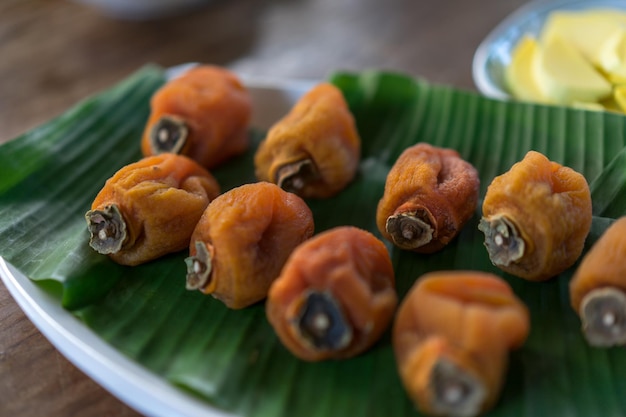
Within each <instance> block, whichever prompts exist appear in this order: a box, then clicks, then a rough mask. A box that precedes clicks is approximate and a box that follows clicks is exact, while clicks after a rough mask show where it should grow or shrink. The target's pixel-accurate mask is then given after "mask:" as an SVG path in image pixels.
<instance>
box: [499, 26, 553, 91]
mask: <svg viewBox="0 0 626 417" xmlns="http://www.w3.org/2000/svg"><path fill="white" fill-rule="evenodd" d="M537 48H538V46H537V40H536V39H535V38H533V37H531V36H528V35H526V36H524V37H523V38H522V39H521V40H520V41H519V43H518V44H517V45H516V46H515V49H514V50H513V54H512V56H511V63H510V64H509V65H508V66H507V68H506V72H505V79H506V83H507V86H508V88H509V90H510V91H511V93H512V94H513V96H514V97H516V98H518V99H520V100H526V101H536V102H545V101H546V99H545V97H544V96H543V95H542V94H541V91H540V90H539V87H538V86H537V83H536V82H535V80H534V78H533V76H532V63H533V59H534V57H535V54H536V51H537Z"/></svg>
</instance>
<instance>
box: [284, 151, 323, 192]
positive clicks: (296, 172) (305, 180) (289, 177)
mask: <svg viewBox="0 0 626 417" xmlns="http://www.w3.org/2000/svg"><path fill="white" fill-rule="evenodd" d="M319 178H320V176H319V172H318V171H317V167H316V166H315V164H314V163H313V161H312V160H311V159H309V158H307V159H302V160H300V161H296V162H291V163H289V164H286V165H283V166H282V167H280V168H279V169H278V171H277V172H276V179H275V181H276V185H278V186H279V187H280V188H282V189H283V190H285V191H288V192H290V193H294V194H298V193H299V192H300V191H302V189H304V187H305V186H306V185H307V184H310V183H312V182H315V181H317V180H319Z"/></svg>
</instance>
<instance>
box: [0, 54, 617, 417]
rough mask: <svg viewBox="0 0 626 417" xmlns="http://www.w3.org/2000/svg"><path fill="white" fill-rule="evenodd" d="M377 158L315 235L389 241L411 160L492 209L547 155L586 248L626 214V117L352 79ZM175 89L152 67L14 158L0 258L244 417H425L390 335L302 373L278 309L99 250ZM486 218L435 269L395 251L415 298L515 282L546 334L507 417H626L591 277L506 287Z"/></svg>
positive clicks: (522, 352)
mask: <svg viewBox="0 0 626 417" xmlns="http://www.w3.org/2000/svg"><path fill="white" fill-rule="evenodd" d="M330 81H331V82H333V83H334V84H335V85H337V86H338V87H339V88H340V89H341V90H342V91H343V93H344V95H345V97H346V99H347V100H348V103H349V105H350V108H351V110H352V111H353V113H354V115H355V118H356V120H357V125H358V129H359V132H360V134H361V137H362V140H363V157H362V161H361V165H360V170H359V173H358V175H357V178H356V180H355V181H354V182H353V183H352V184H351V185H350V186H349V187H348V188H347V189H346V190H344V191H343V192H342V193H341V194H340V195H338V196H337V197H335V198H332V199H328V200H311V201H308V203H309V204H310V207H311V209H312V211H313V213H314V217H315V224H316V231H317V232H320V231H322V230H325V229H328V228H330V227H333V226H337V225H345V224H351V225H355V226H359V227H362V228H365V229H368V230H370V231H372V232H373V233H375V234H376V235H378V236H380V234H379V232H378V231H377V229H376V226H375V210H376V204H377V202H378V200H379V198H380V197H381V195H382V191H383V187H384V183H385V177H386V174H387V172H388V171H389V169H390V167H391V165H392V164H393V162H394V161H395V159H396V158H397V156H398V155H399V154H400V153H401V152H402V150H403V149H405V148H406V147H407V146H409V145H411V144H414V143H416V142H420V141H424V142H429V143H432V144H435V145H438V146H444V147H450V148H454V149H456V150H458V151H459V152H460V154H461V155H462V156H463V157H464V158H465V159H467V160H468V161H470V162H471V163H472V164H474V166H475V167H476V168H477V169H478V171H479V173H480V178H481V195H484V192H485V190H486V187H487V186H488V184H489V183H490V181H491V180H492V179H493V177H494V176H496V175H499V174H501V173H503V172H505V171H506V170H508V169H509V168H510V166H511V165H512V164H513V163H515V162H517V161H518V160H520V159H521V158H522V157H523V156H524V154H525V153H526V152H527V151H528V150H530V149H534V150H537V151H540V152H543V153H545V154H546V155H547V156H548V157H549V158H550V159H552V160H555V161H558V162H560V163H563V164H565V165H567V166H570V167H572V168H574V169H576V170H577V171H579V172H581V173H583V174H584V175H585V177H586V178H587V180H588V181H589V182H590V184H591V188H592V196H593V200H594V201H593V202H594V215H595V216H596V217H594V221H593V225H592V230H591V233H590V235H589V238H588V241H587V244H586V247H587V248H588V247H590V246H591V245H592V244H593V242H594V241H595V240H596V239H597V238H598V237H599V236H600V235H601V234H602V233H603V232H604V230H606V228H607V227H608V225H610V224H611V222H612V221H613V220H614V219H615V218H616V217H619V216H621V215H623V213H626V194H625V193H624V192H623V190H624V188H625V187H626V172H625V168H624V167H625V166H626V164H625V163H624V162H625V161H626V150H625V145H626V124H625V122H626V117H624V116H622V115H619V114H612V113H606V112H592V111H585V110H581V109H572V108H562V107H552V106H540V105H533V104H528V103H518V102H504V101H497V100H492V99H488V98H484V97H481V96H479V95H477V94H475V93H472V92H466V91H459V90H456V89H454V88H451V87H448V86H442V85H433V84H430V83H428V82H425V81H424V80H419V79H417V80H416V79H413V78H411V77H408V76H405V75H402V74H393V73H383V72H371V71H368V72H363V73H337V74H335V75H333V76H332V77H331V79H330ZM163 82H164V72H163V71H162V70H161V69H160V68H158V67H156V66H148V67H145V68H143V69H142V70H140V71H138V72H137V73H135V74H134V75H132V76H131V77H130V78H128V79H127V80H125V81H123V82H122V83H120V84H119V85H117V86H114V87H113V88H111V89H110V90H108V91H105V92H103V93H101V94H99V95H97V96H94V97H92V98H90V99H88V100H86V101H84V102H82V103H80V104H79V105H77V106H76V107H75V108H73V109H71V110H69V111H68V112H66V113H65V114H63V115H61V116H60V117H58V118H56V119H54V120H52V121H50V122H49V123H47V124H45V125H43V126H41V127H39V128H37V129H34V130H33V131H31V132H28V133H26V134H24V135H23V136H21V137H19V138H17V139H15V140H14V141H11V142H9V143H6V144H4V145H2V146H1V147H0V255H1V256H2V257H4V258H5V259H6V260H8V261H9V262H10V263H12V264H13V265H14V266H16V267H17V268H18V269H20V270H21V271H22V272H23V273H24V274H25V275H26V276H28V277H30V278H31V279H33V280H35V281H36V282H38V283H39V284H40V285H41V286H42V287H45V288H47V289H49V290H50V291H52V292H54V293H56V294H58V296H59V302H60V303H62V304H63V306H64V307H65V308H67V309H68V310H70V311H72V312H73V313H74V314H75V315H76V316H77V317H79V318H80V319H81V320H83V321H84V323H85V324H86V325H87V326H89V327H90V328H92V329H93V330H94V331H95V332H96V333H98V334H99V335H100V336H101V337H102V338H103V339H104V340H106V341H108V342H109V343H110V344H112V345H113V346H115V347H116V348H117V349H118V350H120V351H121V352H123V353H125V354H126V355H128V356H129V357H130V358H132V359H134V360H135V361H137V362H138V363H140V364H142V365H143V366H145V367H146V368H148V369H150V370H151V371H153V372H154V373H156V374H158V375H160V376H162V377H163V378H164V379H166V380H167V381H169V382H171V383H172V384H174V385H176V386H178V387H180V389H182V390H186V391H190V392H192V393H194V394H195V395H197V396H198V397H200V398H202V399H204V400H206V401H207V402H208V403H210V404H212V405H214V406H215V407H217V408H219V409H221V410H226V411H229V412H232V413H234V414H236V415H241V416H259V417H266V416H267V417H270V416H272V417H275V416H285V417H286V416H294V415H297V416H320V417H322V416H323V417H332V416H346V415H359V416H416V415H419V413H418V412H417V411H416V410H415V408H414V406H413V405H412V404H411V402H410V401H409V399H408V397H407V396H406V394H405V392H404V390H403V388H402V385H401V383H400V380H399V378H398V375H397V371H396V367H395V366H396V365H395V361H394V357H393V353H392V348H391V341H390V336H389V332H388V333H387V334H385V336H384V337H383V339H382V340H381V341H380V342H379V343H377V344H376V345H375V346H374V347H373V348H372V349H371V350H370V351H368V352H366V353H364V354H362V355H360V356H358V357H356V358H353V359H349V360H342V361H326V362H321V363H306V362H303V361H301V360H298V359H296V358H295V357H293V356H292V355H291V354H290V353H289V352H288V351H287V350H286V349H285V348H284V347H283V346H282V345H281V344H280V343H279V341H278V339H277V338H276V336H275V335H274V333H273V331H272V329H271V327H270V326H269V324H268V323H267V321H266V318H265V313H264V306H263V304H262V303H259V304H257V305H254V306H252V307H249V308H246V309H243V310H238V311H231V310H228V309H227V308H225V307H224V306H223V305H222V304H221V303H220V302H219V301H216V300H214V299H213V298H211V297H207V296H203V295H202V294H200V293H199V292H189V291H186V290H185V288H184V281H185V266H184V262H183V259H184V257H185V254H184V253H178V254H173V255H171V256H167V257H164V258H163V259H160V260H158V261H155V262H152V263H148V264H146V265H141V266H138V267H124V266H120V265H117V264H115V263H113V262H111V261H110V260H109V259H108V258H107V257H105V256H101V255H98V254H96V253H95V252H93V251H92V250H91V249H90V248H89V247H88V244H87V241H88V233H87V230H86V224H85V220H84V218H83V215H84V213H85V212H86V211H87V210H88V209H89V206H90V203H91V201H92V199H93V198H94V197H95V195H96V193H97V192H98V191H99V190H100V188H101V187H102V185H103V183H104V181H105V180H106V179H107V178H108V177H110V176H111V175H112V174H113V173H114V172H115V171H116V170H117V169H119V168H120V167H121V166H123V165H125V164H127V163H129V162H132V161H135V160H136V159H138V158H139V157H140V151H139V137H140V135H141V132H142V130H143V126H144V123H145V121H146V118H147V116H148V112H149V98H150V96H151V94H152V93H153V92H154V91H155V89H157V88H158V87H159V86H160V85H162V83H163ZM251 135H252V139H253V140H252V142H253V147H252V149H250V151H249V152H248V153H247V154H246V155H243V156H242V157H239V158H236V159H235V160H233V161H232V163H230V164H228V165H227V166H225V167H222V168H219V169H217V170H215V172H214V174H215V175H216V177H217V179H218V180H219V181H220V183H221V184H222V187H223V189H224V190H227V189H229V188H232V187H235V186H237V185H240V184H243V183H247V182H251V181H254V170H253V165H252V156H253V154H254V150H255V148H256V146H257V145H258V143H259V141H260V140H261V139H262V138H263V132H260V131H253V132H251ZM479 216H480V208H479V209H478V210H477V211H476V214H475V216H474V218H473V219H472V220H471V221H470V222H469V224H468V225H467V226H466V227H465V228H464V229H463V231H462V232H461V234H460V235H459V237H458V238H457V239H455V240H454V241H453V243H452V244H450V245H449V246H448V247H447V248H445V249H444V250H443V251H441V252H439V253H437V254H434V255H429V256H425V255H417V254H413V253H408V252H403V251H400V250H397V249H394V248H392V247H391V246H389V245H388V247H389V250H390V253H391V256H392V259H393V263H394V267H395V271H396V279H397V288H398V293H399V295H400V297H402V296H404V294H405V293H406V292H407V291H408V289H409V288H410V287H411V285H412V284H413V283H414V282H415V280H416V279H417V278H418V277H419V276H420V275H421V274H423V273H425V272H427V271H431V270H439V269H451V268H453V269H477V270H484V271H490V272H493V273H495V274H497V275H500V276H502V277H504V279H506V280H507V281H508V282H509V283H510V284H511V286H512V287H513V289H514V291H515V292H516V294H517V295H518V296H519V297H520V298H521V299H522V300H523V301H524V302H525V303H526V304H527V305H528V307H529V309H530V312H531V326H532V330H531V334H530V336H529V338H528V340H527V342H526V343H525V345H524V346H523V347H522V348H521V349H519V350H517V351H514V352H512V353H511V356H510V366H509V371H508V373H507V377H506V383H505V386H504V389H503V392H502V395H501V398H500V401H499V402H498V404H497V405H496V407H495V408H494V409H493V410H492V411H491V412H489V413H488V415H493V416H539V415H570V416H598V415H623V414H624V413H626V395H624V392H626V377H624V375H626V351H624V350H623V349H620V348H611V349H598V348H591V347H589V346H588V345H587V344H586V342H585V340H584V338H583V337H582V335H581V332H580V321H579V319H578V317H577V316H576V314H575V313H574V311H573V310H572V308H571V307H570V305H569V298H568V283H569V279H570V277H571V275H572V273H573V270H574V268H575V266H574V267H572V268H571V269H570V270H568V271H566V272H565V273H563V274H561V275H560V276H558V277H555V278H554V279H552V280H550V281H548V282H543V283H532V282H526V281H523V280H521V279H518V278H515V277H511V276H508V275H506V274H504V273H502V272H501V271H499V270H498V269H496V268H495V267H494V266H493V265H492V264H491V263H490V261H489V258H488V256H487V253H486V250H485V248H484V245H483V236H482V234H481V233H480V232H479V231H478V229H477V224H478V219H479Z"/></svg>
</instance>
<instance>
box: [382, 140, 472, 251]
mask: <svg viewBox="0 0 626 417" xmlns="http://www.w3.org/2000/svg"><path fill="white" fill-rule="evenodd" d="M479 186H480V179H479V177H478V172H477V171H476V169H475V168H474V167H473V166H472V165H471V164H470V163H469V162H467V161H465V160H463V159H462V158H461V156H460V155H459V154H458V152H456V151H455V150H453V149H447V148H440V147H436V146H432V145H429V144H427V143H418V144H416V145H413V146H411V147H409V148H407V149H405V150H404V152H402V154H401V155H400V157H399V158H398V159H397V160H396V162H395V163H394V165H393V167H392V168H391V170H390V171H389V174H388V175H387V180H386V182H385V192H384V195H383V197H382V198H381V199H380V202H379V203H378V208H377V211H376V223H377V226H378V229H379V231H380V233H381V234H382V235H383V236H384V237H385V238H386V239H387V240H389V241H391V242H392V243H393V244H394V245H396V246H398V247H400V248H402V249H406V250H411V251H415V252H419V253H432V252H435V251H438V250H440V249H442V248H443V247H444V246H446V245H447V244H448V243H449V242H450V241H451V240H452V239H453V238H454V237H455V236H456V235H457V234H458V233H459V232H460V230H461V228H462V227H463V226H464V225H465V224H466V223H467V222H468V221H469V219H470V218H471V217H472V216H473V214H474V210H475V209H476V206H477V204H478V192H479Z"/></svg>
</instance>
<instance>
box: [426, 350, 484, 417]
mask: <svg viewBox="0 0 626 417" xmlns="http://www.w3.org/2000/svg"><path fill="white" fill-rule="evenodd" d="M429 379H430V384H429V386H430V387H431V389H432V390H433V396H432V399H433V404H432V409H433V410H435V411H436V412H437V413H438V414H441V415H448V416H456V417H471V416H476V415H478V413H479V412H480V410H481V407H482V403H483V402H484V400H485V398H486V396H487V391H486V388H485V386H484V385H483V384H482V383H481V381H480V380H478V379H477V378H476V377H475V376H474V375H473V374H471V373H469V372H467V371H465V370H464V369H462V368H460V367H459V366H458V365H456V364H455V363H453V362H452V361H450V360H448V359H445V358H439V359H438V360H437V362H436V363H435V365H434V366H433V368H432V371H431V374H430V378H429Z"/></svg>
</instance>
